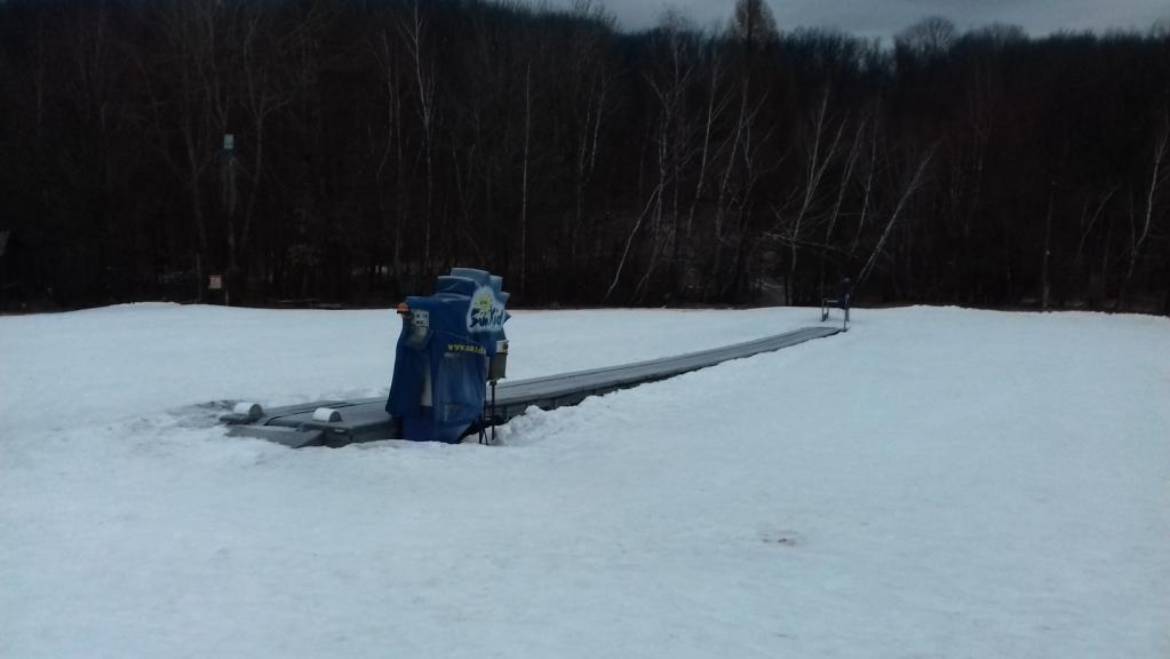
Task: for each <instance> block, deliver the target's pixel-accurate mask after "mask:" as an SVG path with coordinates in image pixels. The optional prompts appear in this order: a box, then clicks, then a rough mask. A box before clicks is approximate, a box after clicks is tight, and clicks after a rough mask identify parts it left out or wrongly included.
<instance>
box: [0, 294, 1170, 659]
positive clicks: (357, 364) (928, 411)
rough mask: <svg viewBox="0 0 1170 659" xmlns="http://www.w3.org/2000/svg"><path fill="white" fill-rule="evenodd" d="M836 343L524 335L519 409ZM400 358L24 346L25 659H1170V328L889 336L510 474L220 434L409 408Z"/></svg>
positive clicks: (691, 324)
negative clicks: (642, 364) (542, 396)
mask: <svg viewBox="0 0 1170 659" xmlns="http://www.w3.org/2000/svg"><path fill="white" fill-rule="evenodd" d="M816 319H817V311H816V310H810V309H767V310H753V311H665V310H649V311H630V310H603V311H558V312H518V313H517V314H516V315H515V317H514V318H513V320H512V321H510V322H509V325H508V333H509V338H510V339H511V341H512V354H511V356H510V363H509V367H510V370H511V373H510V375H511V376H512V377H513V378H522V377H532V376H537V375H544V374H549V373H555V372H560V371H565V370H576V369H581V368H589V367H596V366H600V365H605V364H616V363H622V362H627V361H633V360H637V359H645V358H650V357H655V356H662V355H669V354H675V353H679V352H685V351H689V350H697V349H702V348H709V347H714V346H718V345H724V344H727V343H733V342H736V341H743V340H748V339H752V338H757V337H760V336H763V335H766V334H771V333H776V332H780V331H786V330H788V329H793V328H795V327H799V326H802V325H808V324H813V322H814V321H815V320H816ZM396 334H397V320H396V318H395V317H394V316H393V314H392V313H391V312H389V311H342V312H323V311H269V310H243V309H223V308H216V307H180V306H177V305H166V304H141V305H124V306H119V307H109V308H103V309H95V310H89V311H82V312H74V313H66V314H54V315H36V316H23V317H6V318H0V419H2V420H3V423H2V424H0V428H2V430H0V433H2V436H0V584H3V587H0V611H3V612H4V615H3V616H0V656H3V657H9V656H11V657H73V656H85V657H125V656H168V657H206V656H217V657H320V656H347V657H384V656H437V657H476V658H477V659H478V658H481V657H491V656H499V657H521V656H532V657H598V656H629V657H711V656H726V657H775V656H793V657H823V656H837V657H918V656H942V657H988V656H1004V657H1107V656H1109V657H1149V658H1160V657H1166V656H1170V631H1167V630H1170V552H1168V551H1167V549H1166V547H1167V545H1168V541H1170V405H1167V404H1166V402H1167V401H1170V322H1168V321H1167V319H1164V318H1152V317H1142V316H1107V315H1101V314H1084V313H1062V314H1017V313H997V312H986V311H972V310H963V309H955V308H921V307H915V308H908V309H892V310H872V311H871V310H859V311H857V313H856V315H855V324H854V326H853V329H852V330H851V331H850V332H849V333H848V334H845V335H838V336H836V337H831V338H827V339H820V340H814V341H811V342H809V343H806V344H802V345H800V346H797V347H793V348H788V349H786V350H783V351H780V352H776V353H769V354H765V355H760V356H757V357H754V358H750V359H744V360H737V361H733V362H728V363H725V364H722V365H720V366H717V367H713V368H710V369H705V370H702V371H698V372H694V373H690V374H687V375H683V376H680V377H677V378H673V379H670V380H666V381H662V382H658V383H653V384H649V385H644V386H642V387H638V388H636V389H633V390H628V391H623V392H617V393H614V394H609V395H606V396H602V397H596V398H591V399H588V400H586V401H585V402H584V403H582V404H581V405H579V406H576V407H573V408H561V409H558V410H554V411H551V412H541V411H539V410H533V411H531V412H530V413H529V414H528V415H526V416H523V417H519V418H517V419H516V420H514V421H513V422H512V423H511V424H509V425H508V426H505V427H504V428H503V429H502V432H501V438H502V441H503V446H500V447H491V448H486V447H480V446H477V445H460V446H447V445H432V444H412V443H408V442H402V441H385V442H377V443H373V444H367V445H357V446H351V447H347V448H344V449H337V450H331V449H323V448H321V449H304V450H300V451H291V450H288V449H285V448H284V447H282V446H279V445H274V444H269V443H266V442H263V441H259V440H248V439H235V438H227V437H224V436H223V430H222V428H220V427H218V426H215V425H214V424H213V421H214V415H215V410H214V408H211V407H205V408H199V407H195V406H196V405H199V404H202V403H207V402H209V401H216V400H222V399H236V398H249V399H258V400H260V401H261V402H263V403H265V404H270V405H271V404H282V403H289V402H296V401H305V400H313V399H317V398H328V397H340V396H356V395H370V396H373V395H384V394H385V392H386V390H387V388H388V385H389V375H390V372H391V369H392V360H393V343H394V339H395V337H396Z"/></svg>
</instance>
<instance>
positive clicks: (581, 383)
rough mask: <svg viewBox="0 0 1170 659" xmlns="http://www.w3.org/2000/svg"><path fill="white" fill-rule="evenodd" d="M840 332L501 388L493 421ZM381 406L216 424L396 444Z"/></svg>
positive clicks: (304, 441) (259, 415) (352, 405)
mask: <svg viewBox="0 0 1170 659" xmlns="http://www.w3.org/2000/svg"><path fill="white" fill-rule="evenodd" d="M839 332H841V328H838V327H804V328H801V329H798V330H795V331H792V332H786V333H784V334H776V335H774V336H768V337H764V338H762V339H756V340H755V341H747V342H744V343H736V344H733V345H728V346H723V347H721V348H712V349H710V350H700V351H698V352H690V353H686V354H682V355H675V356H673V357H662V358H660V359H650V360H647V361H641V362H634V363H631V364H622V365H619V366H608V367H605V368H595V369H590V370H586V371H574V372H572V373H562V374H560V375H549V376H545V377H539V378H532V379H530V380H516V381H513V382H504V383H502V384H500V385H499V387H498V388H497V391H496V396H495V401H496V402H495V412H494V414H493V420H494V422H496V423H504V422H506V421H508V420H509V419H511V418H512V417H515V416H518V415H520V414H523V413H524V411H525V410H527V409H528V408H529V407H532V406H533V405H535V406H536V407H539V408H541V409H545V410H551V409H554V408H557V407H562V406H566V405H576V404H577V403H580V402H581V401H582V400H584V399H585V398H588V397H589V396H597V395H600V394H604V393H608V392H611V391H617V390H619V389H629V388H631V387H636V386H638V385H640V384H644V383H646V382H654V381H657V380H664V379H666V378H671V377H674V376H676V375H681V374H683V373H688V372H690V371H696V370H699V369H701V368H706V367H708V366H714V365H716V364H720V363H722V362H725V361H729V360H732V359H742V358H744V357H751V356H752V355H757V354H760V353H763V352H772V351H775V350H780V349H782V348H788V347H790V346H794V345H797V344H799V343H804V342H805V341H809V340H811V339H819V338H823V337H827V336H832V335H834V334H837V333H839ZM385 403H386V400H385V398H361V399H355V400H348V401H346V400H326V401H318V402H314V403H305V404H302V405H290V406H287V407H278V408H273V409H271V410H267V411H265V410H261V409H260V407H259V406H258V405H250V406H244V407H243V408H241V407H240V406H237V410H236V411H235V412H234V413H232V414H228V415H225V416H224V417H222V420H223V421H224V422H225V423H227V424H228V425H229V426H230V428H229V431H228V434H229V435H231V436H240V437H256V438H260V439H267V440H270V441H274V442H278V443H280V444H284V445H285V446H289V447H291V448H302V447H306V446H330V447H339V446H345V445H346V444H354V443H358V442H370V441H377V440H382V439H397V438H399V434H398V433H399V430H398V423H397V422H396V421H395V419H394V418H393V417H391V416H390V415H389V414H387V413H386V410H385Z"/></svg>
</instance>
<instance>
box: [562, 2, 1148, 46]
mask: <svg viewBox="0 0 1170 659" xmlns="http://www.w3.org/2000/svg"><path fill="white" fill-rule="evenodd" d="M571 1H572V0H547V2H548V4H552V5H562V6H568V5H570V4H571ZM767 1H768V4H769V5H771V7H772V12H773V13H774V14H775V16H776V22H777V24H778V25H779V27H780V29H781V30H784V31H787V30H792V29H795V28H798V27H834V28H838V29H841V30H844V31H846V32H852V33H854V34H858V35H862V36H870V37H874V36H877V37H888V36H891V35H893V34H894V33H895V32H898V31H899V30H901V29H902V28H904V27H906V26H907V25H910V24H911V23H914V22H915V21H917V20H918V19H920V18H923V17H925V16H945V17H947V18H949V19H951V20H952V21H954V23H955V24H956V25H957V26H959V28H961V29H966V28H970V27H978V26H980V25H986V24H988V23H1011V24H1015V25H1019V26H1021V27H1023V28H1024V29H1025V30H1027V31H1028V32H1029V33H1030V34H1033V35H1043V34H1048V33H1051V32H1056V31H1060V30H1095V31H1103V30H1107V29H1110V28H1125V29H1129V28H1136V29H1139V30H1143V31H1144V30H1146V29H1148V28H1149V27H1150V26H1151V25H1153V24H1154V22H1155V21H1157V20H1159V19H1162V20H1164V21H1167V22H1170V0H767ZM594 2H598V3H599V4H601V5H603V6H605V7H606V8H607V9H608V10H609V11H610V12H611V13H612V14H614V15H616V16H617V18H618V23H619V25H620V27H621V28H622V29H624V30H639V29H644V28H648V27H652V26H653V25H654V24H656V23H657V22H658V20H659V18H660V17H661V16H662V14H663V13H664V12H665V10H666V9H667V8H671V7H673V8H675V9H678V10H681V11H682V13H683V14H684V15H686V16H688V17H689V18H690V19H691V20H692V21H694V22H695V23H696V24H697V25H698V26H700V27H707V26H710V25H712V24H714V23H717V22H719V23H722V22H724V21H726V20H727V19H728V17H730V16H731V10H732V7H733V6H734V4H735V0H594Z"/></svg>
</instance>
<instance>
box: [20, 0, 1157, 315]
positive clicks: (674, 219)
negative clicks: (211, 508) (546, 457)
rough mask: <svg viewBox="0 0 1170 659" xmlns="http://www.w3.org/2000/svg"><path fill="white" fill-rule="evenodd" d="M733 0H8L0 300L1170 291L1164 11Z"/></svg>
mask: <svg viewBox="0 0 1170 659" xmlns="http://www.w3.org/2000/svg"><path fill="white" fill-rule="evenodd" d="M728 14H729V16H728V24H727V26H726V28H724V29H721V30H718V31H711V30H700V29H698V28H696V27H695V26H693V25H691V24H690V23H689V22H688V21H687V18H686V17H685V16H678V15H666V16H664V18H663V20H662V22H661V24H660V26H659V27H658V28H656V29H654V30H651V31H648V32H641V33H636V34H630V33H623V32H621V31H619V30H618V29H617V28H616V27H615V25H614V22H613V20H612V19H610V18H609V17H608V16H607V15H606V14H605V12H604V11H602V10H600V9H598V8H596V7H591V6H588V5H580V6H579V7H578V8H577V9H576V10H574V11H571V12H561V13H552V12H541V11H535V10H531V9H527V8H522V7H515V6H507V5H501V4H495V3H485V2H480V1H477V0H430V1H426V2H417V3H416V2H404V1H395V0H383V1H370V2H356V1H351V2H343V1H340V0H300V1H282V0H171V1H168V0H162V1H159V2H153V1H152V2H142V1H138V0H111V1H105V2H103V1H100V0H97V1H81V0H78V1H65V2H61V1H42V0H37V1H32V0H26V1H19V0H8V1H3V2H0V154H2V155H3V157H2V158H0V199H2V200H3V202H2V203H0V305H2V306H3V308H7V309H21V308H38V309H42V308H61V307H74V306H83V305H91V304H106V303H110V302H124V301H132V300H144V299H172V300H184V301H186V300H206V301H217V302H219V301H223V300H224V298H225V297H227V298H228V300H229V301H230V302H231V303H233V304H275V303H280V302H284V303H290V301H296V302H306V301H310V300H313V301H318V302H321V303H325V302H332V303H339V304H346V305H362V304H385V303H391V302H394V301H396V300H397V299H398V297H399V296H401V295H404V294H406V293H414V292H425V291H426V290H428V288H429V282H430V280H431V279H432V278H433V276H434V275H435V274H437V273H439V272H441V271H445V270H447V268H449V267H450V266H452V265H466V266H479V267H484V268H488V269H490V270H492V271H495V272H499V273H501V274H503V275H504V276H505V277H506V281H507V286H508V288H509V289H510V290H511V291H512V292H513V296H514V297H513V300H514V301H516V302H518V303H521V304H524V305H530V306H535V305H551V304H562V305H592V304H622V305H627V304H633V305H661V304H691V303H696V304H726V303H759V302H770V303H792V304H808V303H815V302H817V301H819V298H820V297H821V296H822V295H823V294H833V293H835V291H836V286H837V282H838V281H839V280H840V279H841V278H842V277H845V276H849V277H851V278H852V279H853V280H854V282H855V284H856V295H857V296H858V297H859V298H860V299H861V300H862V301H864V302H868V303H873V304H881V303H895V302H929V303H954V304H965V305H978V306H997V307H1035V308H1093V309H1106V310H1113V309H1120V310H1142V311H1152V312H1157V313H1170V147H1168V141H1170V33H1167V32H1166V31H1165V30H1156V29H1153V28H1151V30H1150V31H1148V32H1145V33H1140V34H1139V33H1132V34H1110V35H1088V34H1068V35H1057V36H1051V37H1045V38H1029V37H1027V36H1026V35H1024V34H1023V33H1022V31H1021V30H1019V29H1017V28H1013V27H1011V26H1003V25H998V26H991V27H987V28H984V29H980V30H976V31H972V32H967V33H961V32H959V31H957V30H956V29H955V27H954V26H953V25H951V24H949V23H947V22H946V21H944V20H941V19H925V20H923V21H922V22H921V23H918V24H916V25H913V26H909V27H908V28H907V29H906V30H905V31H904V32H902V33H901V34H900V35H899V36H898V37H897V39H896V40H895V41H894V43H892V44H891V43H886V44H880V43H877V42H875V41H867V40H863V39H859V38H855V37H852V36H850V35H847V34H842V33H832V32H815V31H802V30H790V29H788V28H787V26H783V25H776V24H775V21H774V20H773V18H772V17H771V15H770V14H769V12H768V11H767V8H766V6H764V5H762V4H761V3H760V0H740V2H739V3H738V5H736V6H732V4H731V3H730V2H729V6H728ZM225 135H231V136H232V138H231V140H232V143H231V145H230V146H231V148H225ZM213 274H219V275H222V277H223V281H224V285H225V288H226V290H224V291H217V290H208V281H209V277H210V276H211V275H213Z"/></svg>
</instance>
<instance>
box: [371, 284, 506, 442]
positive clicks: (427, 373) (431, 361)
mask: <svg viewBox="0 0 1170 659" xmlns="http://www.w3.org/2000/svg"><path fill="white" fill-rule="evenodd" d="M502 283H503V280H502V279H501V278H499V277H496V276H494V275H490V274H488V273H487V272H484V271H482V270H473V269H471V268H455V269H453V270H452V271H451V274H450V275H447V276H442V277H439V278H438V280H437V281H436V282H435V293H434V294H433V295H430V296H427V297H420V296H412V297H408V298H407V299H406V304H407V306H408V307H409V308H410V311H409V313H408V314H406V315H404V316H403V318H402V332H401V334H400V335H399V337H398V347H397V351H396V355H395V362H394V379H393V381H392V382H391V384H390V397H389V398H388V399H387V401H386V411H387V412H389V413H390V414H392V415H393V416H395V417H397V418H399V419H401V420H402V422H403V423H402V427H403V434H404V436H405V437H406V439H412V440H418V441H444V442H457V441H459V438H460V437H461V436H462V435H463V433H464V432H465V431H466V430H467V428H468V427H470V426H471V424H472V423H474V422H475V421H476V420H478V419H479V418H480V416H481V415H482V413H483V405H484V383H485V382H486V380H487V361H488V358H489V357H490V356H491V355H494V354H495V352H496V342H497V341H500V340H503V339H504V338H505V335H504V323H505V322H507V320H508V312H507V311H506V309H505V308H504V306H505V304H506V302H507V298H508V294H507V293H505V292H503V291H502V290H500V287H501V286H502Z"/></svg>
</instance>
